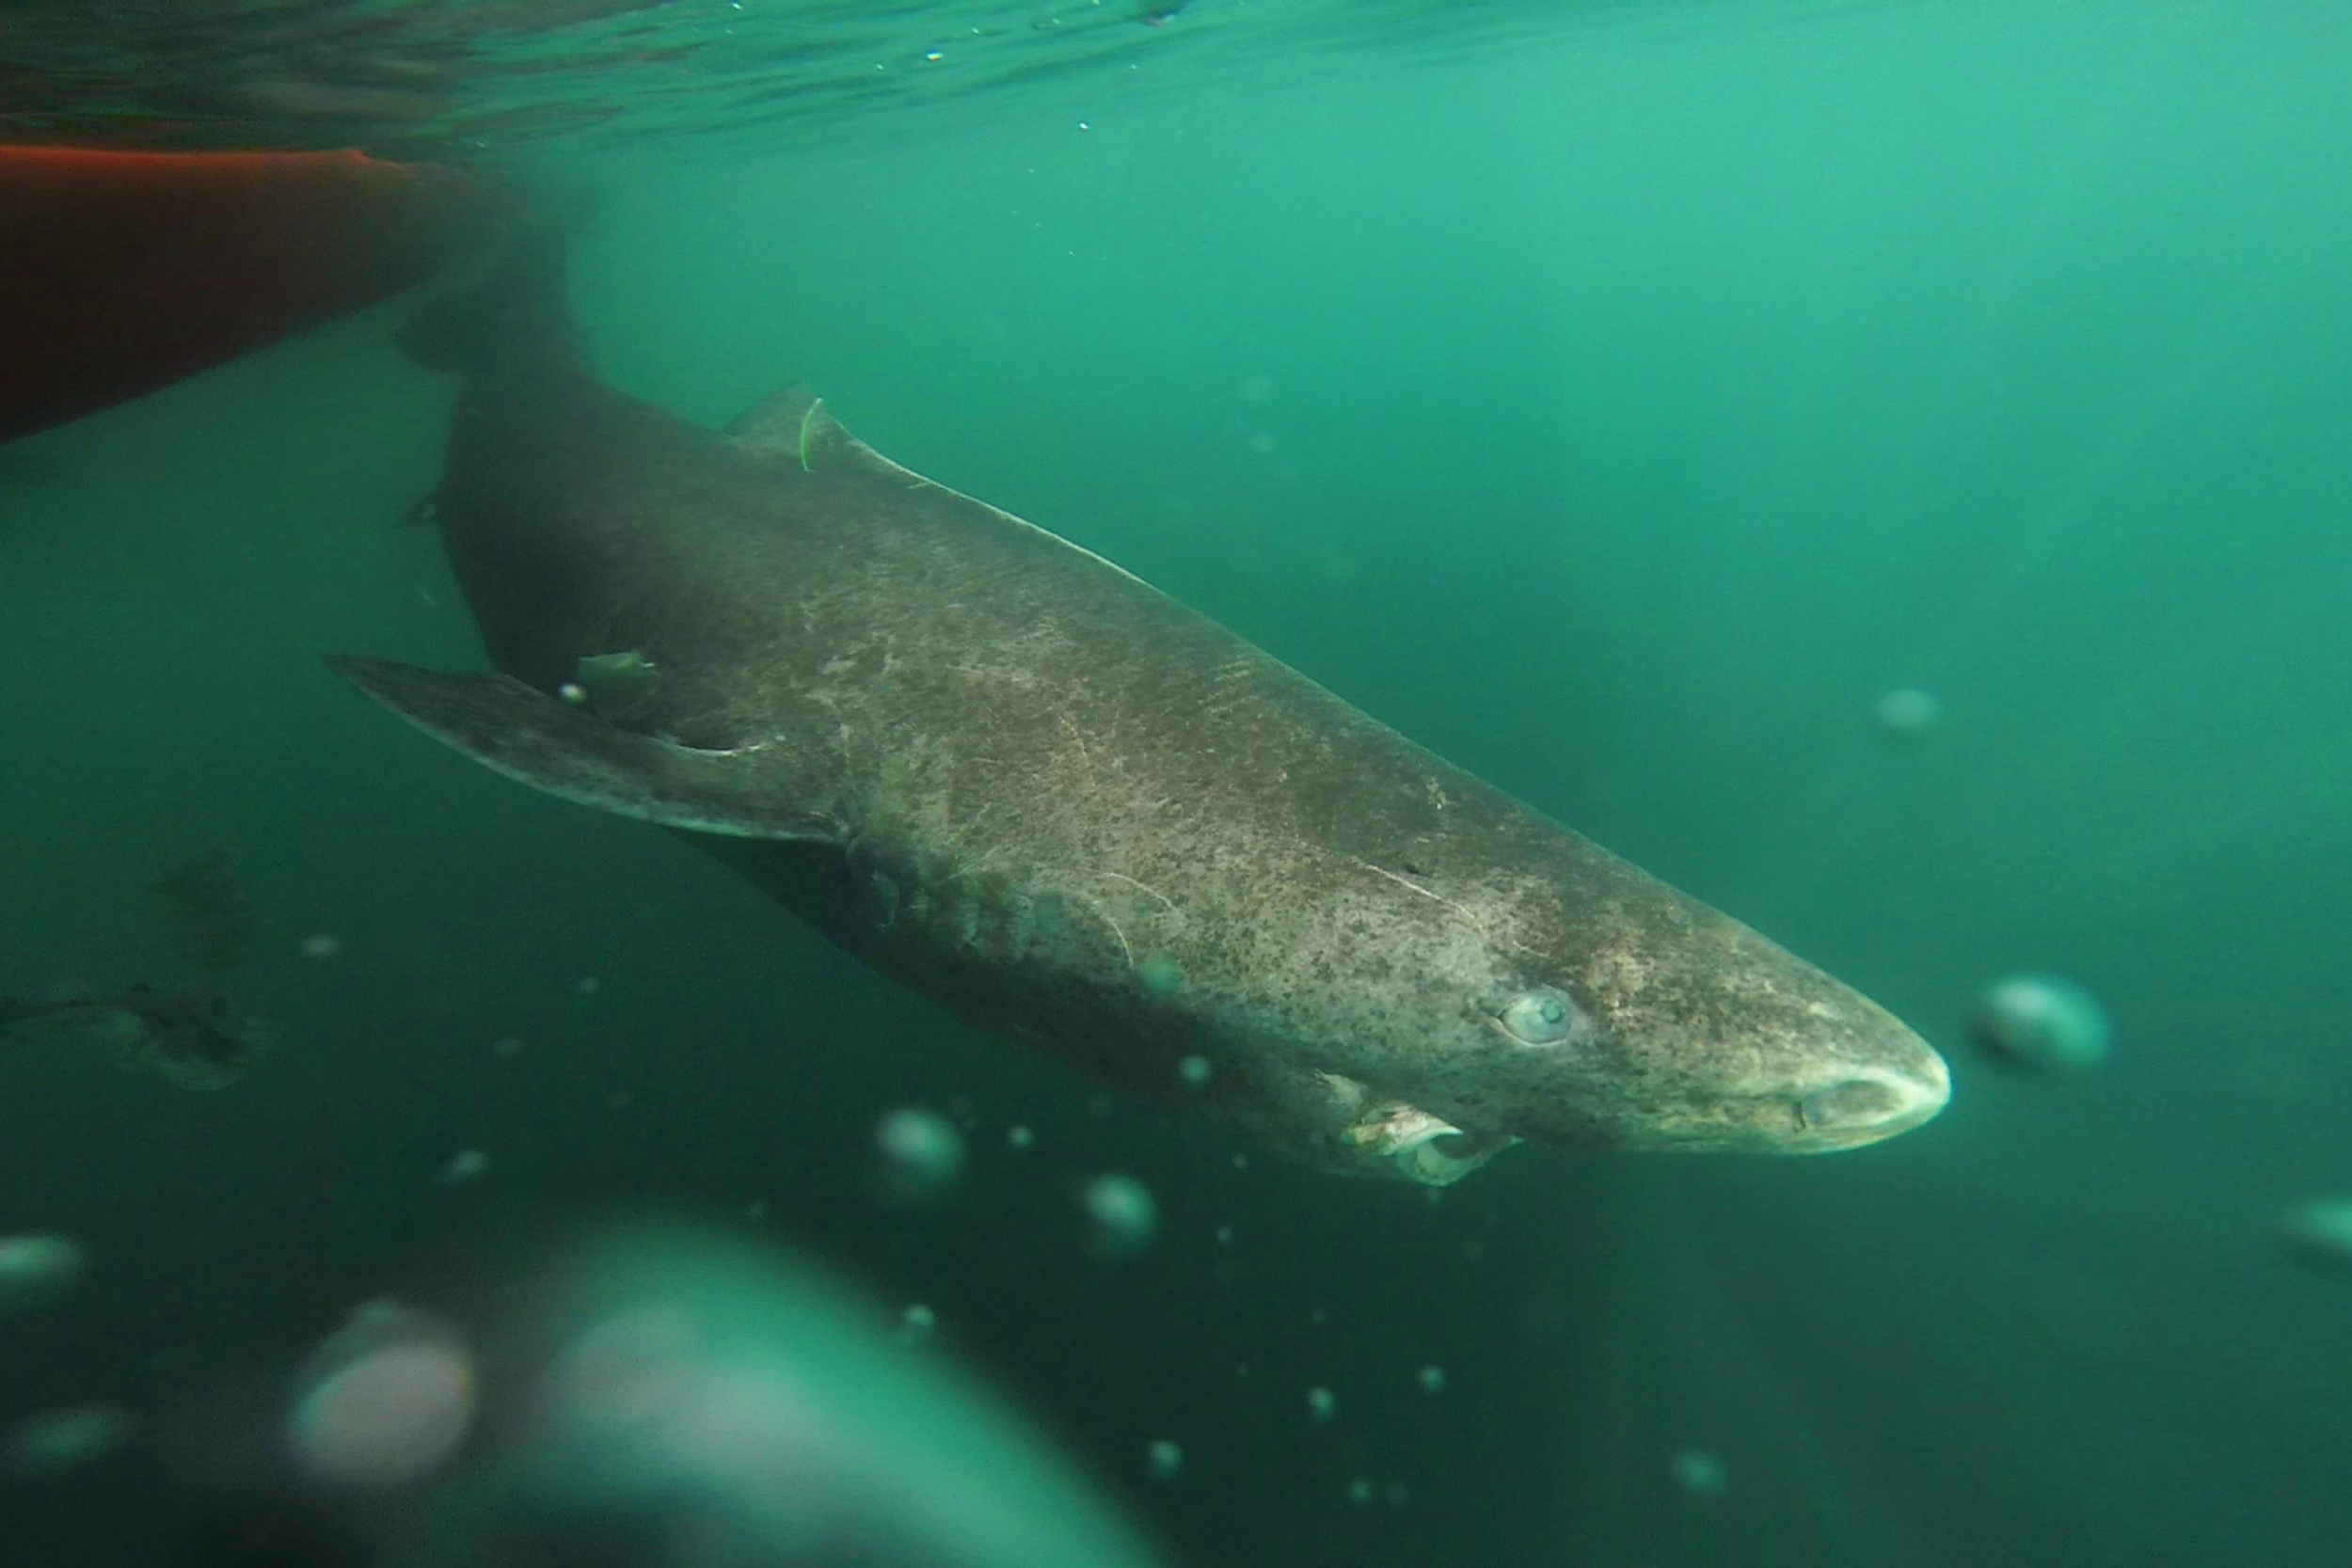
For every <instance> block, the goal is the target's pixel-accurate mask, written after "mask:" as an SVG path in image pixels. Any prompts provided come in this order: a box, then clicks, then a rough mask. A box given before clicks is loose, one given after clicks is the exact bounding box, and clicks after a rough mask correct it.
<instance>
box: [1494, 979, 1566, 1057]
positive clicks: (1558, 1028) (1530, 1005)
mask: <svg viewBox="0 0 2352 1568" xmlns="http://www.w3.org/2000/svg"><path fill="white" fill-rule="evenodd" d="M1496 1022H1499V1023H1501V1024H1502V1032H1503V1033H1504V1034H1506V1035H1509V1036H1510V1037H1512V1038H1513V1039H1515V1040H1518V1041H1519V1042H1521V1043H1522V1044H1525V1045H1557V1044H1559V1043H1560V1042H1561V1041H1562V1040H1564V1039H1566V1038H1567V1037H1568V1031H1569V1030H1570V1029H1571V1028H1573V1027H1575V1024H1576V1004H1575V1003H1573V1002H1571V1001H1569V1000H1568V993H1567V992H1566V991H1564V990H1556V989H1554V988H1553V987H1550V986H1537V987H1536V988H1535V989H1534V990H1523V991H1521V992H1519V993H1518V995H1517V996H1515V997H1513V998H1511V1000H1510V1001H1509V1002H1508V1003H1507V1004H1505V1005H1504V1006H1503V1009H1502V1017H1501V1018H1499V1019H1498V1020H1496Z"/></svg>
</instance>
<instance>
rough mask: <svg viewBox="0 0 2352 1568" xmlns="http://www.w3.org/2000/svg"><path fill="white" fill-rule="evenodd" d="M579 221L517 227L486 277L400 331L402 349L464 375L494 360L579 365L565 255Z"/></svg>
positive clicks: (427, 364) (581, 354)
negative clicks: (520, 228) (524, 227)
mask: <svg viewBox="0 0 2352 1568" xmlns="http://www.w3.org/2000/svg"><path fill="white" fill-rule="evenodd" d="M577 227H578V225H577V223H576V222H575V221H574V220H573V219H571V218H570V217H568V216H558V217H554V218H548V219H543V220H541V221H539V222H537V223H534V224H532V226H530V227H529V228H526V229H523V230H518V231H517V232H516V234H515V235H514V237H513V238H511V239H510V240H509V241H508V242H507V243H506V245H505V247H504V248H503V249H502V250H501V252H500V253H499V255H498V257H497V258H496V259H495V260H494V261H491V263H490V265H489V268H488V270H487V271H486V272H485V273H483V274H481V275H480V276H479V277H475V278H474V279H472V280H471V281H470V282H469V283H466V284H464V285H461V286H460V287H458V288H456V289H453V290H452V291H451V292H449V293H444V294H441V295H440V296H439V297H437V298H436V299H434V300H432V301H430V302H429V303H427V304H426V305H425V306H424V308H423V309H421V310H419V311H418V312H417V314H416V315H415V316H413V317H412V318H410V320H409V322H408V324H407V325H405V326H404V327H402V328H401V330H400V334H399V343H400V347H401V351H402V352H403V353H405V355H407V356H408V357H409V358H411V359H413V360H415V361H416V362H417V363H418V364H420V365H421V366H423V367H424V368H425V369H427V370H431V371H443V372H450V373H453V374H462V373H465V372H470V371H475V370H479V369H481V368H483V367H484V366H485V365H487V364H490V363H492V362H494V361H497V362H514V361H516V360H521V361H533V360H537V361H555V362H561V363H578V364H584V363H585V362H586V360H587V346H586V343H585V341H584V340H583V339H582V338H581V336H580V327H579V325H578V324H577V323H576V322H574V321H573V320H572V309H571V298H570V293H569V289H568V287H567V276H566V275H567V270H568V269H567V267H566V265H565V262H566V258H567V254H568V252H569V250H570V248H571V236H572V231H573V230H574V229H575V228H577Z"/></svg>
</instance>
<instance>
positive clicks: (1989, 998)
mask: <svg viewBox="0 0 2352 1568" xmlns="http://www.w3.org/2000/svg"><path fill="white" fill-rule="evenodd" d="M1969 1032H1970V1033H1971V1034H1973V1035H1975V1036H1976V1038H1977V1043H1978V1044H1979V1045H1981V1046H1983V1047H1984V1048H1985V1049H1986V1050H1987V1051H1989V1052H1991V1053H1993V1054H1994V1055H1995V1056H1998V1057H2000V1058H2001V1059H2003V1060H2004V1061H2009V1062H2013V1063H2015V1064H2017V1065H2018V1066H2020V1067H2029V1068H2045V1069H2057V1070H2066V1071H2080V1070H2082V1069H2088V1068H2094V1067H2097V1066H2098V1065H2099V1064H2100V1063H2101V1062H2104V1061H2105V1060H2106V1056H2107V1033H2108V1031H2107V1015H2106V1008H2104V1007H2102V1006H2099V1001H2098V998H2096V997H2094V996H2092V995H2091V994H2090V992H2089V991H2087V990H2083V989H2082V987H2080V986H2078V985H2076V984H2074V982H2073V981H2071V980H2061V979H2058V977H2057V976H2055V975H2050V974H2013V975H2011V976H2010V977H2009V978H2008V979H2006V980H2001V981H1997V982H1995V983H1994V985H1993V986H1992V988H1991V989H1989V990H1986V991H1985V993H1984V996H1983V999H1982V1000H1981V1001H1979V1003H1978V1004H1977V1011H1976V1016H1975V1017H1974V1018H1973V1019H1971V1020H1970V1021H1969Z"/></svg>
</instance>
